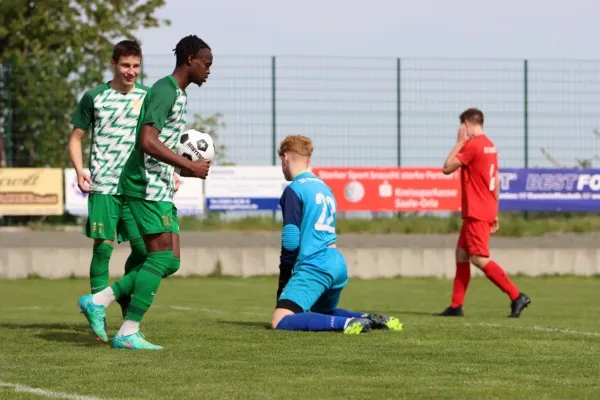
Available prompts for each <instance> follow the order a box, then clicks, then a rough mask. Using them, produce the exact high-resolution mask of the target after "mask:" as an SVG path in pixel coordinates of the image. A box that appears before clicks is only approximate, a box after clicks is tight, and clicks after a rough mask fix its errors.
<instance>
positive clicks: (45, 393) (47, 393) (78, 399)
mask: <svg viewBox="0 0 600 400" xmlns="http://www.w3.org/2000/svg"><path fill="white" fill-rule="evenodd" d="M0 388H8V389H12V390H14V391H15V392H18V393H31V394H34V395H36V396H40V397H46V398H48V399H68V400H102V399H100V398H99V397H91V396H81V395H78V394H71V393H62V392H53V391H51V390H46V389H40V388H34V387H31V386H27V385H20V384H18V383H8V382H3V381H0Z"/></svg>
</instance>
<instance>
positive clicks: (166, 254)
mask: <svg viewBox="0 0 600 400" xmlns="http://www.w3.org/2000/svg"><path fill="white" fill-rule="evenodd" d="M172 262H173V251H172V250H169V251H154V252H151V253H148V257H147V258H146V262H145V263H144V265H143V266H142V267H141V268H140V270H139V271H138V273H137V277H136V279H135V284H134V286H133V298H132V299H131V303H130V304H129V308H128V309H127V315H126V316H125V319H127V320H131V321H136V322H141V321H142V319H143V318H144V314H146V312H147V311H148V309H149V308H150V306H151V305H152V301H153V300H154V297H155V296H156V293H157V292H158V288H159V286H160V281H161V279H162V277H163V276H164V275H165V274H166V273H167V270H168V269H169V266H170V265H171V263H172Z"/></svg>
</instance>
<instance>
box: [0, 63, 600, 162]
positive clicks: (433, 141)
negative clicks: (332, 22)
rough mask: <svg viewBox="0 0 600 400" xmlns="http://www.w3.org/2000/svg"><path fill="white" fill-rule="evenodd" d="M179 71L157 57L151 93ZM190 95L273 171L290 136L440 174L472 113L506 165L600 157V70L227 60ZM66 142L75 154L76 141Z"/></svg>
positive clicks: (234, 157) (337, 158)
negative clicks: (461, 121) (463, 119)
mask: <svg viewBox="0 0 600 400" xmlns="http://www.w3.org/2000/svg"><path fill="white" fill-rule="evenodd" d="M173 63H174V60H173V57H169V56H152V55H150V56H146V57H145V59H144V75H145V76H144V79H143V83H144V84H146V85H151V84H152V83H154V82H155V81H156V80H157V79H159V78H161V77H163V76H164V75H167V74H169V73H171V72H172V70H173V66H174V65H173ZM1 72H2V74H0V75H1V76H2V80H0V91H3V98H4V100H5V101H4V103H3V104H5V105H6V104H8V105H10V102H8V103H7V100H8V101H10V93H7V92H6V91H5V90H4V89H3V88H4V87H5V85H3V84H2V82H4V81H5V80H6V79H7V78H8V77H9V71H8V70H6V69H2V71H1ZM188 94H189V102H188V119H189V120H190V122H192V120H193V117H194V115H195V114H197V113H200V114H201V115H202V116H203V117H206V116H209V115H212V114H214V113H221V114H222V115H223V121H224V122H225V124H226V126H225V127H224V128H222V129H220V131H219V132H218V137H219V141H220V143H221V144H224V145H225V146H226V155H227V159H228V160H230V161H231V162H234V163H235V164H238V165H270V164H272V163H273V162H275V161H276V159H275V154H276V153H275V148H276V146H277V144H278V143H279V142H280V141H281V140H282V139H283V138H284V137H285V135H287V134H289V133H302V134H305V135H308V136H310V137H311V138H312V139H313V140H314V141H315V145H316V151H315V159H314V164H315V165H322V166H342V165H343V166H396V165H402V166H438V165H440V164H441V163H442V162H443V159H444V157H445V156H446V154H447V152H448V151H449V149H450V147H451V146H452V145H453V143H454V140H455V136H456V128H457V125H458V115H459V114H460V112H461V111H463V110H464V109H465V108H468V107H479V108H481V109H482V110H483V111H484V113H485V116H486V124H485V125H486V126H485V128H486V131H487V133H488V134H489V135H490V136H491V137H492V138H493V140H494V141H495V142H496V144H497V147H498V148H499V152H500V164H501V166H504V167H522V166H528V167H551V166H554V165H557V164H560V165H564V166H576V165H577V164H578V160H580V162H585V160H593V159H594V157H595V156H596V154H597V151H596V146H597V145H598V140H597V136H596V134H595V129H596V127H597V126H598V125H599V118H600V113H599V112H598V111H597V110H598V109H599V108H600V107H599V106H600V62H593V61H560V60H559V61H554V60H530V61H524V60H462V59H389V58H333V57H322V58H316V57H291V56H285V57H268V56H267V57H259V56H218V55H217V56H216V57H215V61H214V66H213V68H212V71H211V76H210V78H209V80H208V82H207V83H206V84H205V86H204V87H203V88H201V89H199V88H196V87H191V88H190V89H189V92H188ZM39 106H40V107H52V106H53V105H39ZM72 112H73V110H69V109H65V110H64V113H66V114H68V115H69V116H70V114H71V113H72ZM10 115H11V110H10V107H8V108H6V109H5V110H3V112H2V113H0V119H1V120H0V122H1V123H2V124H1V125H2V127H1V129H2V130H1V131H0V132H1V135H2V138H3V139H4V140H3V141H0V153H1V154H5V155H6V157H5V159H6V160H7V163H8V165H20V166H25V165H27V163H28V162H29V159H30V158H33V157H34V154H32V153H31V152H26V151H17V150H18V149H15V146H16V145H15V144H19V143H25V142H26V139H25V135H27V137H30V136H31V135H32V133H31V132H18V131H16V130H15V129H13V124H11V119H10ZM69 132H70V126H68V124H67V125H65V126H64V137H65V138H66V137H68V135H69ZM42 139H43V138H40V140H42ZM36 140H38V139H36ZM53 143H55V142H53ZM51 144H52V143H51ZM58 144H59V145H58V146H57V147H56V151H57V152H61V155H63V156H65V155H66V148H65V146H66V140H65V141H64V142H63V141H60V143H58ZM46 147H48V146H46ZM0 157H1V156H0ZM48 159H49V160H53V159H55V157H48ZM551 160H553V161H551ZM582 160H583V161H582ZM37 165H38V166H39V165H40V164H39V163H38V164H37ZM47 165H50V166H52V162H48V163H47Z"/></svg>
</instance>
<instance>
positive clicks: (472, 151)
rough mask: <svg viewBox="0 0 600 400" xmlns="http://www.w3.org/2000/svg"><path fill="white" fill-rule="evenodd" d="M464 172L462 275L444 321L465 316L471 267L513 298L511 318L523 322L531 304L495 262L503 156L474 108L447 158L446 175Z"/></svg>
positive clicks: (465, 117) (458, 251) (463, 119)
mask: <svg viewBox="0 0 600 400" xmlns="http://www.w3.org/2000/svg"><path fill="white" fill-rule="evenodd" d="M458 168H460V169H461V171H460V181H461V190H462V219H463V224H462V227H461V230H460V236H459V238H458V243H457V245H456V275H455V277H454V285H453V288H452V303H451V304H450V307H448V308H446V309H445V310H444V311H443V312H441V313H440V314H436V315H438V316H447V317H462V316H463V315H464V313H463V309H462V305H463V302H464V299H465V293H466V291H467V287H468V286H469V281H470V280H471V265H470V264H473V265H475V266H476V267H477V268H479V269H480V270H481V271H483V273H485V276H487V278H488V279H489V280H491V281H492V282H493V283H494V284H495V285H496V286H498V287H499V288H500V290H502V291H503V292H504V293H506V294H507V295H508V297H510V300H511V302H512V303H511V313H510V315H509V317H512V318H518V317H519V315H521V312H522V311H523V309H524V308H525V307H527V305H528V304H529V303H531V299H530V298H529V296H527V295H526V294H524V293H521V292H519V289H518V288H517V287H516V286H515V285H514V284H513V283H512V282H511V280H510V279H509V277H508V276H507V275H506V273H505V272H504V270H503V269H502V267H500V266H499V265H498V264H496V262H494V260H492V259H491V258H490V250H489V240H490V235H491V234H492V233H494V232H496V231H497V230H498V228H499V224H498V202H499V199H500V179H499V176H498V152H497V150H496V146H495V145H494V143H493V142H492V141H491V140H490V139H489V138H488V137H487V136H486V135H485V133H484V132H483V113H482V112H481V111H480V110H478V109H475V108H470V109H468V110H466V111H464V112H463V113H462V114H461V115H460V127H459V129H458V137H457V140H456V145H455V146H454V148H453V149H452V151H451V152H450V154H449V155H448V157H447V158H446V162H445V163H444V168H443V171H444V173H445V174H447V175H448V174H451V173H453V172H454V171H456V170H457V169H458Z"/></svg>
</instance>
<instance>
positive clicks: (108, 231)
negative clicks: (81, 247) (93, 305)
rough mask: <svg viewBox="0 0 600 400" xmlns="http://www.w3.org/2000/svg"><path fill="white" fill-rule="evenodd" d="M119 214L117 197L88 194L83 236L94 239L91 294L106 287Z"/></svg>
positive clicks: (119, 204) (119, 207)
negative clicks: (86, 217) (86, 216)
mask: <svg viewBox="0 0 600 400" xmlns="http://www.w3.org/2000/svg"><path fill="white" fill-rule="evenodd" d="M120 212H121V201H120V199H119V198H118V197H117V196H111V195H106V194H96V193H90V195H89V196H88V219H87V222H86V225H85V228H84V234H85V235H86V236H87V237H89V238H91V239H94V247H93V252H92V260H91V263H90V288H91V292H92V293H97V292H100V291H101V290H103V289H105V288H106V287H107V286H108V279H109V277H108V272H109V262H110V257H111V255H112V252H113V241H114V239H115V233H116V231H117V223H118V221H119V215H120Z"/></svg>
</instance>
